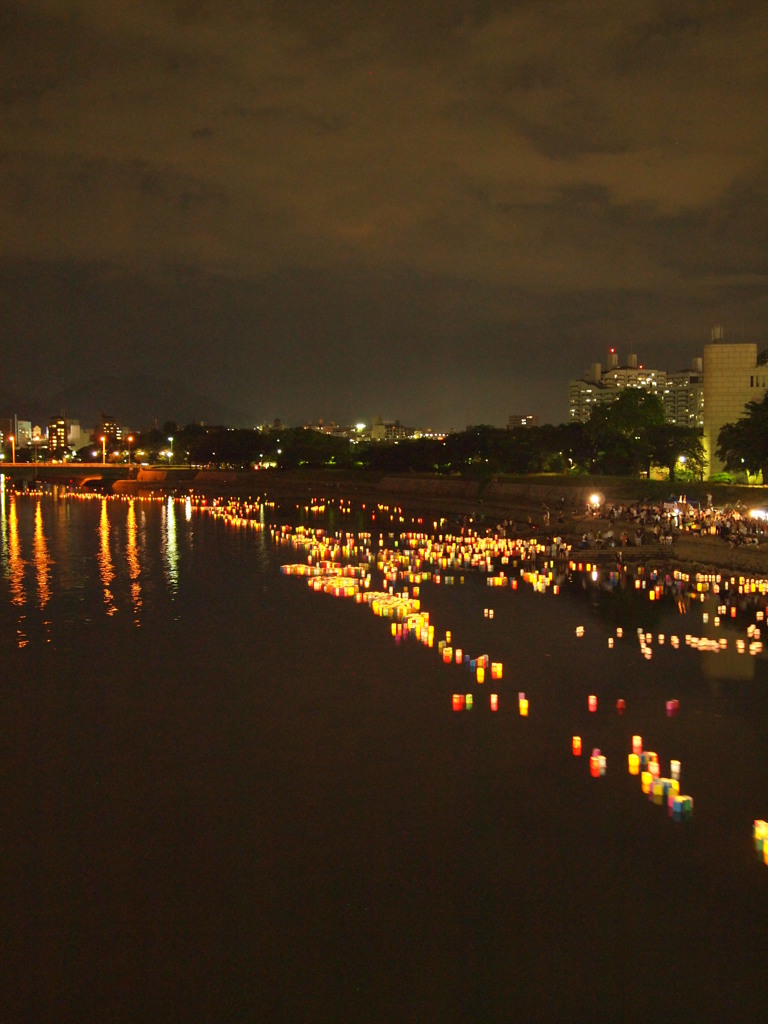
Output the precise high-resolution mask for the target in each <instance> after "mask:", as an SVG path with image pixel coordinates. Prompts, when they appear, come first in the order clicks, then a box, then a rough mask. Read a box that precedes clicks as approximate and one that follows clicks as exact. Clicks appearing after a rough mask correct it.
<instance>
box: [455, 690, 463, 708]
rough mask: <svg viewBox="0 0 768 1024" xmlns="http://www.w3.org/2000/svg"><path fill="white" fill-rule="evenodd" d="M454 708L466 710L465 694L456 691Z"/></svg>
mask: <svg viewBox="0 0 768 1024" xmlns="http://www.w3.org/2000/svg"><path fill="white" fill-rule="evenodd" d="M453 710H454V711H463V710H464V694H463V693H454V695H453Z"/></svg>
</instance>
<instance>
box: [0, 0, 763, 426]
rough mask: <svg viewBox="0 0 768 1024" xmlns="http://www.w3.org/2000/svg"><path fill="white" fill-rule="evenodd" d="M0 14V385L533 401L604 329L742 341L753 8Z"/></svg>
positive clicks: (684, 344)
mask: <svg viewBox="0 0 768 1024" xmlns="http://www.w3.org/2000/svg"><path fill="white" fill-rule="evenodd" d="M0 33H1V35H0V41H1V43H2V61H0V89H1V90H2V122H1V127H0V152H1V153H2V160H1V161H0V175H1V176H2V178H1V185H2V187H0V331H1V332H2V335H1V336H2V344H3V360H2V365H1V368H0V383H2V384H3V385H5V386H6V387H8V388H11V389H13V390H14V391H15V392H16V393H17V394H18V393H22V394H23V393H27V392H28V393H30V394H32V393H35V394H38V395H46V394H53V393H55V391H56V390H57V389H58V388H60V387H64V386H68V385H71V384H75V383H77V382H78V381H81V380H85V379H90V378H99V377H103V376H106V375H112V376H114V375H118V376H120V375H133V374H135V373H137V372H140V373H143V374H149V375H158V376H161V377H170V376H173V377H175V378H177V379H179V380H180V381H181V382H183V383H184V384H185V385H186V386H187V387H189V388H191V389H193V390H194V391H196V392H198V393H200V394H202V395H206V396H211V397H212V398H214V399H215V400H216V401H218V402H220V403H222V404H224V405H226V406H227V407H228V408H231V409H233V410H238V411H239V413H241V414H242V416H241V418H242V420H243V422H244V423H258V422H262V421H265V420H272V419H274V418H275V417H280V418H281V419H283V420H284V421H286V422H288V423H291V424H300V423H302V422H307V421H310V420H317V419H319V418H322V419H324V420H326V421H331V420H335V421H336V422H341V423H346V422H352V421H367V422H370V421H371V419H372V418H373V417H374V416H377V415H378V416H382V417H384V418H385V419H399V420H401V421H402V422H404V423H407V424H410V425H419V426H433V427H436V428H441V429H448V428H451V427H454V428H456V429H463V428H464V427H465V426H466V425H467V424H470V423H492V424H496V425H498V426H503V425H506V422H507V419H508V417H509V415H510V414H511V413H534V414H538V415H539V416H540V418H541V420H542V422H545V421H548V422H554V423H559V422H563V421H565V420H566V419H567V415H568V406H567V383H568V379H569V378H570V377H575V376H579V375H580V374H581V373H582V372H583V371H584V370H585V369H586V368H587V366H588V365H589V364H590V363H592V362H596V361H602V362H605V353H606V350H607V348H608V347H609V346H615V347H616V348H617V349H618V351H619V355H620V357H621V359H622V361H624V357H625V356H626V355H627V354H629V353H637V355H638V357H639V359H640V362H642V363H644V364H645V365H648V366H650V365H655V366H659V367H662V368H667V369H681V368H682V367H684V366H687V365H689V364H690V360H691V358H692V357H693V356H695V355H698V354H700V353H701V349H702V345H703V344H704V342H705V341H707V340H708V338H709V333H710V329H711V327H712V326H713V325H714V324H718V323H719V324H723V326H724V328H725V332H726V337H727V338H730V339H731V340H741V339H742V338H743V339H744V340H748V341H755V342H756V343H757V344H758V346H759V347H761V348H763V347H766V346H768V315H767V314H768V290H767V288H766V259H765V256H766V244H765V243H766V239H768V127H767V126H768V29H767V28H766V17H765V8H764V5H763V4H762V3H758V2H756V0H754V2H753V0H736V2H729V0H716V2H709V0H691V2H688V0H665V2H655V0H647V2H636V0H633V2H631V3H630V2H624V0H608V2H603V0H583V2H582V0H553V2H548V0H520V2H515V0H507V2H502V0H478V2H476V3H467V2H457V0H419V2H414V0H386V2H381V3H373V2H369V0H315V2H299V0H261V2H249V0H210V2H209V0H179V2H172V0H133V2H130V3H124V2H116V0H5V3H4V4H3V9H2V14H0ZM108 401H109V396H104V403H103V404H106V403H108ZM15 411H18V412H20V413H22V412H23V410H22V409H19V410H15ZM54 411H57V410H54ZM76 413H77V410H71V414H72V415H76Z"/></svg>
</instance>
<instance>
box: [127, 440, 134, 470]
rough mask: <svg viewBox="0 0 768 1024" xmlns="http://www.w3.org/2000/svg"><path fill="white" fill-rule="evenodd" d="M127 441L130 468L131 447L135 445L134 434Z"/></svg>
mask: <svg viewBox="0 0 768 1024" xmlns="http://www.w3.org/2000/svg"><path fill="white" fill-rule="evenodd" d="M127 441H128V465H129V466H130V464H131V445H132V444H133V434H131V435H129V436H128V438H127Z"/></svg>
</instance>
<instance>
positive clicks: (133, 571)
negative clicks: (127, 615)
mask: <svg viewBox="0 0 768 1024" xmlns="http://www.w3.org/2000/svg"><path fill="white" fill-rule="evenodd" d="M126 531H127V536H126V545H125V560H126V562H127V563H128V578H129V580H130V583H131V605H132V607H133V621H134V622H135V623H136V625H137V626H138V625H139V611H140V609H141V583H140V581H139V577H140V576H141V561H140V559H139V546H138V542H137V526H136V503H135V502H134V501H131V502H130V503H129V505H128V517H127V519H126Z"/></svg>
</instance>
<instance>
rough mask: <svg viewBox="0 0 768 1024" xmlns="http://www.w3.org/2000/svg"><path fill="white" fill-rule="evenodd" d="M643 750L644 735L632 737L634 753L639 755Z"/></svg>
mask: <svg viewBox="0 0 768 1024" xmlns="http://www.w3.org/2000/svg"><path fill="white" fill-rule="evenodd" d="M642 752H643V737H642V736H633V737H632V753H633V754H637V755H638V757H639V756H640V754H642Z"/></svg>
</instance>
